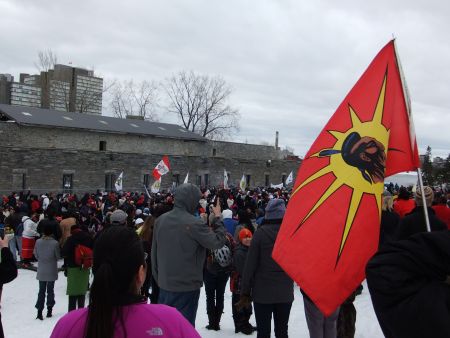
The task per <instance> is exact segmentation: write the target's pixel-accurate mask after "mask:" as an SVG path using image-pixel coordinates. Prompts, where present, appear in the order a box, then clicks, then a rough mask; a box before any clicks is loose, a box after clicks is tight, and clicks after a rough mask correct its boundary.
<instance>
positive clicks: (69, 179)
mask: <svg viewBox="0 0 450 338" xmlns="http://www.w3.org/2000/svg"><path fill="white" fill-rule="evenodd" d="M72 190H73V174H64V175H63V192H64V193H69V194H71V193H72Z"/></svg>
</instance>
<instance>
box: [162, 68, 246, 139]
mask: <svg viewBox="0 0 450 338" xmlns="http://www.w3.org/2000/svg"><path fill="white" fill-rule="evenodd" d="M165 90H166V93H167V95H168V97H169V102H170V103H169V106H168V111H169V112H171V113H175V114H176V115H177V116H178V118H179V119H180V120H181V122H182V123H183V126H184V127H185V128H186V129H188V130H190V131H192V132H194V133H198V134H200V135H201V136H203V137H208V138H211V139H214V138H222V137H224V136H226V135H228V134H230V133H231V132H232V131H237V130H238V119H239V112H238V110H237V109H234V108H232V107H230V106H229V105H228V104H227V101H228V99H229V97H230V95H231V93H232V90H231V88H230V87H229V86H228V85H227V84H226V82H225V80H224V79H223V78H221V77H220V76H216V77H209V76H206V75H198V74H195V73H194V72H192V71H191V72H189V73H186V72H184V71H183V72H179V73H178V74H175V75H174V76H172V77H171V78H169V79H168V80H167V81H166V85H165Z"/></svg>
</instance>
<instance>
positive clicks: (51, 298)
mask: <svg viewBox="0 0 450 338" xmlns="http://www.w3.org/2000/svg"><path fill="white" fill-rule="evenodd" d="M54 289H55V282H54V281H53V282H42V281H39V293H38V299H37V302H36V306H35V307H36V309H38V310H41V311H42V310H43V309H44V303H45V291H46V290H47V308H52V307H53V306H54V305H55V292H54Z"/></svg>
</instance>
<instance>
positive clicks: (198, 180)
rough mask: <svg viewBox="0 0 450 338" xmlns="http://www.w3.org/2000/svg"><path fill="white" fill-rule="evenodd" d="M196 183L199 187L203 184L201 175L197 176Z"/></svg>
mask: <svg viewBox="0 0 450 338" xmlns="http://www.w3.org/2000/svg"><path fill="white" fill-rule="evenodd" d="M195 184H196V185H197V186H199V187H200V186H201V185H202V177H201V176H200V175H197V177H196V178H195Z"/></svg>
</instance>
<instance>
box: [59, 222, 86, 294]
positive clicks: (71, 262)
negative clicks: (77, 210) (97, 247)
mask: <svg viewBox="0 0 450 338" xmlns="http://www.w3.org/2000/svg"><path fill="white" fill-rule="evenodd" d="M78 244H81V245H84V246H87V247H89V248H93V240H92V238H91V236H90V235H89V234H88V233H87V232H85V231H82V230H80V229H76V230H74V231H72V235H71V236H70V237H69V238H67V240H66V243H65V244H64V246H63V248H62V251H61V254H62V256H63V257H64V263H65V265H66V269H67V291H66V294H67V295H69V296H81V295H85V294H86V292H87V287H88V282H89V273H90V269H83V268H81V267H80V266H78V265H77V264H75V248H76V246H77V245H78Z"/></svg>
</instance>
